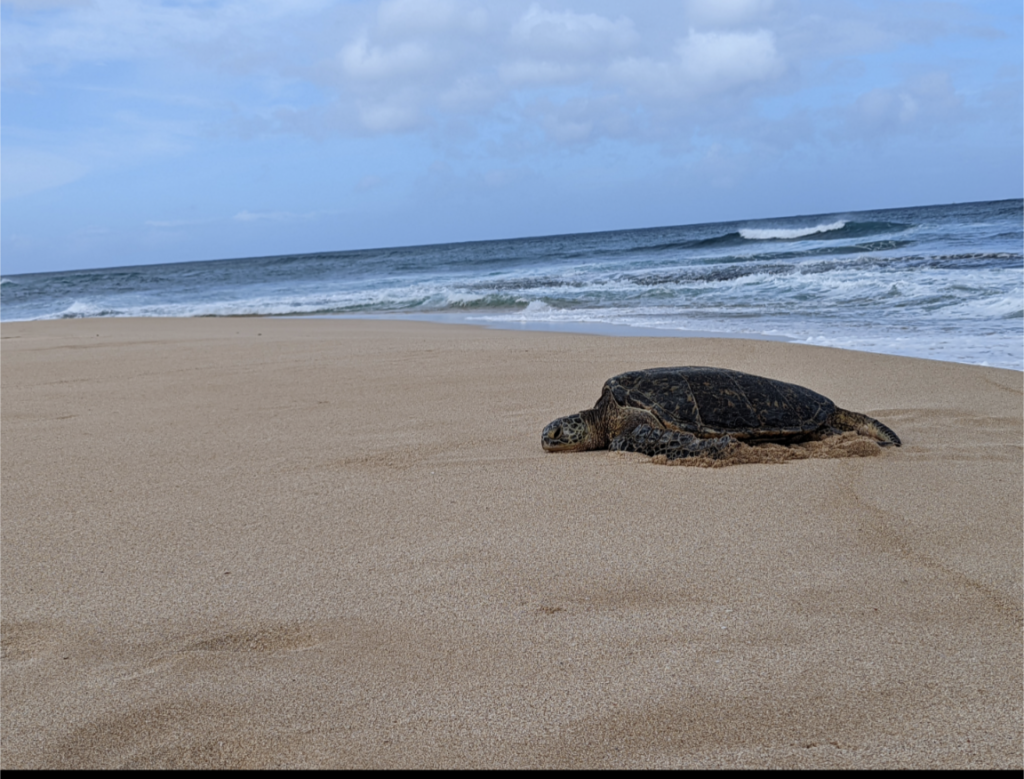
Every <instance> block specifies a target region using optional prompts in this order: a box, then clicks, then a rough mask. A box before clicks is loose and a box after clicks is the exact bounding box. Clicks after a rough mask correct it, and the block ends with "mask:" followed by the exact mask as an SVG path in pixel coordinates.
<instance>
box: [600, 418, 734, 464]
mask: <svg viewBox="0 0 1024 779" xmlns="http://www.w3.org/2000/svg"><path fill="white" fill-rule="evenodd" d="M734 443H736V439H735V438H733V437H732V436H729V435H725V436H722V437H720V438H697V436H695V435H690V434H689V433H676V432H675V431H672V430H656V429H654V428H652V427H651V426H650V425H639V426H637V427H635V428H633V430H632V431H630V432H629V433H624V434H622V435H620V436H617V437H616V438H613V439H612V441H611V443H610V444H609V445H608V448H609V449H611V450H613V451H616V452H639V453H640V454H645V455H647V456H648V457H655V456H656V455H659V454H663V455H665V457H667V458H668V459H669V460H681V459H683V458H684V457H696V456H698V455H702V454H706V455H709V456H710V457H719V456H721V454H722V453H723V452H725V451H726V450H727V449H729V447H731V446H732V445H733V444H734Z"/></svg>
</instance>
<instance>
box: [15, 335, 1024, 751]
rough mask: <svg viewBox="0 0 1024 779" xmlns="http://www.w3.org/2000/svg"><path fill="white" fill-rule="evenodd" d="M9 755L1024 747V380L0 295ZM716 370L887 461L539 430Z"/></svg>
mask: <svg viewBox="0 0 1024 779" xmlns="http://www.w3.org/2000/svg"><path fill="white" fill-rule="evenodd" d="M0 332H2V338H3V341H2V343H3V347H2V351H0V356H2V361H3V370H2V372H0V380H2V385H3V386H2V391H3V395H4V398H3V401H4V402H3V404H2V407H0V414H2V425H0V441H2V445H0V458H2V470H3V490H2V492H0V508H2V515H3V522H2V523H0V552H2V563H3V568H2V570H3V577H2V580H0V603H2V611H0V614H2V639H3V640H2V644H3V653H2V659H0V669H2V678H3V696H2V699H0V706H2V718H3V722H4V729H3V733H2V738H3V743H2V747H3V748H2V751H0V764H2V767H3V768H59V767H75V768H117V767H129V768H131V767H135V768H203V767H213V768H229V767H237V768H269V767H285V768H338V767H345V768H358V767H368V768H401V767H420V768H423V767H430V768H471V767H484V768H497V767H512V768H529V767H535V768H569V767H576V768H580V767H582V768H588V767H592V768H600V767H617V768H729V767H738V768H757V767H760V768H765V767H771V768H929V767H943V768H950V767H960V768H1013V769H1017V770H1020V769H1021V768H1022V767H1024V748H1022V737H1024V707H1022V701H1021V699H1020V694H1019V691H1020V689H1021V686H1022V684H1024V673H1022V671H1024V663H1022V659H1024V657H1022V655H1024V652H1022V644H1021V633H1020V630H1021V626H1022V624H1024V614H1022V612H1024V609H1022V604H1021V600H1020V590H1021V585H1022V581H1021V580H1022V570H1024V559H1022V558H1024V538H1022V528H1021V522H1020V516H1021V510H1022V504H1021V495H1022V494H1024V456H1022V449H1024V447H1022V440H1024V401H1022V387H1021V381H1020V373H1019V372H1017V371H1013V370H1010V369H999V368H986V367H980V366H971V365H963V364H958V363H949V362H941V361H936V360H927V359H918V358H907V357H895V356H890V355H880V354H872V353H867V352H856V351H850V350H842V349H836V348H827V347H817V346H808V345H803V344H793V343H786V342H780V341H775V340H739V339H732V338H687V339H680V340H673V339H671V338H663V337H660V338H607V337H603V336H598V335H585V334H575V333H564V332H531V331H515V330H503V329H490V328H485V327H465V326H461V325H460V326H455V325H450V324H437V323H429V322H396V321H393V320H383V319H380V320H367V319H350V320H343V321H337V320H333V321H328V320H320V319H312V318H306V317H303V318H299V319H285V318H279V317H258V318H257V317H252V318H250V317H245V318H231V319H228V318H193V319H158V318H149V319H120V318H106V319H90V320H84V319H78V320H61V321H49V322H28V323H10V322H5V323H3V325H2V327H0ZM683 364H693V365H702V364H703V365H720V366H722V367H729V368H734V369H736V370H742V371H746V372H749V373H755V374H759V375H765V376H771V377H772V378H777V379H780V380H782V381H790V382H793V383H796V384H800V385H802V386H806V387H809V388H811V389H813V390H815V391H818V392H821V393H822V394H824V395H826V396H828V397H830V398H831V399H832V400H834V401H835V402H836V403H837V404H839V405H841V406H842V407H843V408H848V409H851V410H854V411H858V412H861V413H865V414H868V415H870V416H872V417H875V418H877V419H879V420H880V421H882V422H883V423H884V424H886V425H887V426H889V427H891V428H892V429H893V430H895V431H896V432H897V434H899V435H900V437H901V438H902V440H903V446H902V447H900V448H898V449H897V448H895V447H889V448H886V449H884V450H881V451H880V452H879V453H878V454H877V455H876V456H870V457H859V456H855V457H847V458H837V459H803V460H797V461H791V462H788V463H785V464H777V465H776V464H745V465H735V466H730V467H724V468H715V469H710V468H668V467H661V466H659V465H657V464H655V463H654V462H652V461H651V460H649V459H648V458H644V457H640V456H638V455H621V454H618V453H612V452H607V451H595V452H582V453H577V454H550V453H545V452H544V451H543V450H542V449H541V446H540V432H541V429H542V428H543V426H544V425H545V424H546V423H547V422H549V421H550V420H551V419H554V418H555V417H557V416H561V415H563V414H566V413H572V412H574V411H577V410H579V409H582V408H589V407H591V406H592V405H593V403H594V401H595V400H596V399H597V396H598V394H599V391H600V387H601V384H602V383H603V381H604V380H605V379H607V378H608V377H609V376H612V375H615V374H616V373H621V372H622V371H625V370H631V369H635V368H642V367H651V366H655V365H683Z"/></svg>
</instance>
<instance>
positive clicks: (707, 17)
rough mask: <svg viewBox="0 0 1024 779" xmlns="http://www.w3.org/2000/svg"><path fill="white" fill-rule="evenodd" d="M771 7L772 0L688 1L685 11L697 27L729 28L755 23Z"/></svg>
mask: <svg viewBox="0 0 1024 779" xmlns="http://www.w3.org/2000/svg"><path fill="white" fill-rule="evenodd" d="M773 5H774V3H773V2H772V0H688V2H687V3H686V10H687V11H688V12H689V17H690V21H691V22H692V23H693V24H695V25H697V26H698V27H702V26H706V27H731V26H734V25H740V24H749V23H751V22H756V21H757V20H759V19H760V18H762V17H764V16H765V15H767V14H768V13H769V12H770V11H771V10H772V6H773Z"/></svg>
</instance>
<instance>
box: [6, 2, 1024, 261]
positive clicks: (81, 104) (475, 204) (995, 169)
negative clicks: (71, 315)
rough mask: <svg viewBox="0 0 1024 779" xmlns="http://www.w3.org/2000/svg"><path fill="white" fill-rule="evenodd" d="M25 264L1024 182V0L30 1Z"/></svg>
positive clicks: (866, 202)
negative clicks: (1023, 0) (616, 0)
mask: <svg viewBox="0 0 1024 779" xmlns="http://www.w3.org/2000/svg"><path fill="white" fill-rule="evenodd" d="M0 21H2V27H0V37H2V40H0V42H2V46H0V58H2V61H0V84H2V86H0V89H2V103H0V268H2V272H3V273H4V274H5V275H7V274H15V273H28V272H34V271H54V270H66V269H72V268H96V267H110V266H123V265H139V264H149V263H160V262H179V261H191V260H208V259H222V258H229V257H253V256H268V255H277V254H293V253H307V252H317V251H339V250H347V249H362V248H373V247H384V246H399V245H417V244H429V243H443V242H457V241H470V240H484V239H491V238H514V237H521V236H532V235H551V234H561V233H577V232H592V231H602V230H616V229H624V228H642V227H654V226H665V225H679V224H694V223H701V222H714V221H731V220H744V219H756V218H767V217H773V216H792V215H800V214H823V213H836V212H840V213H841V212H849V211H857V210H865V209H874V208H889V207H900V206H915V205H931V204H942V203H953V202H966V201H976V200H996V199H1003V198H1020V197H1021V196H1022V194H1024V183H1022V181H1024V120H1022V117H1024V99H1022V95H1024V85H1022V62H1024V46H1022V42H1024V33H1022V29H1024V19H1022V9H1021V4H1020V3H1019V2H1014V1H1013V0H995V1H994V2H982V1H973V2H916V1H910V0H908V1H906V2H903V1H901V0H883V1H881V2H873V1H869V0H863V1H860V0H830V1H829V2H828V3H822V2H817V1H812V0H807V1H806V2H805V1H803V0H774V2H773V0H690V1H689V2H685V1H683V0H677V1H676V2H669V1H668V0H660V1H659V2H644V1H643V0H631V2H628V3H625V2H583V1H577V0H551V1H550V2H547V1H546V2H532V1H529V0H528V1H524V2H518V1H517V0H507V1H503V2H502V1H500V2H494V1H493V0H492V2H487V3H478V2H473V1H472V0H385V1H383V2H380V1H368V2H324V1H323V0H286V1H284V2H277V1H274V0H245V1H244V2H236V1H235V0H225V1H224V2H217V1H215V0H213V1H209V2H207V1H205V0H177V1H176V2H146V1H145V0H12V1H8V0H4V2H3V3H2V5H0Z"/></svg>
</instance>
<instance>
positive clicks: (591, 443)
mask: <svg viewBox="0 0 1024 779" xmlns="http://www.w3.org/2000/svg"><path fill="white" fill-rule="evenodd" d="M540 445H541V446H543V447H544V451H547V452H584V451H586V450H588V449H603V448H604V447H606V446H608V437H607V436H606V435H605V434H604V430H603V426H602V425H600V424H599V420H598V417H597V415H596V414H595V412H594V410H593V409H588V410H587V411H581V412H580V413H578V414H570V415H569V416H567V417H560V418H559V419H556V420H555V421H554V422H552V423H551V424H549V425H548V426H547V427H545V428H544V432H543V433H542V434H541V438H540Z"/></svg>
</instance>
